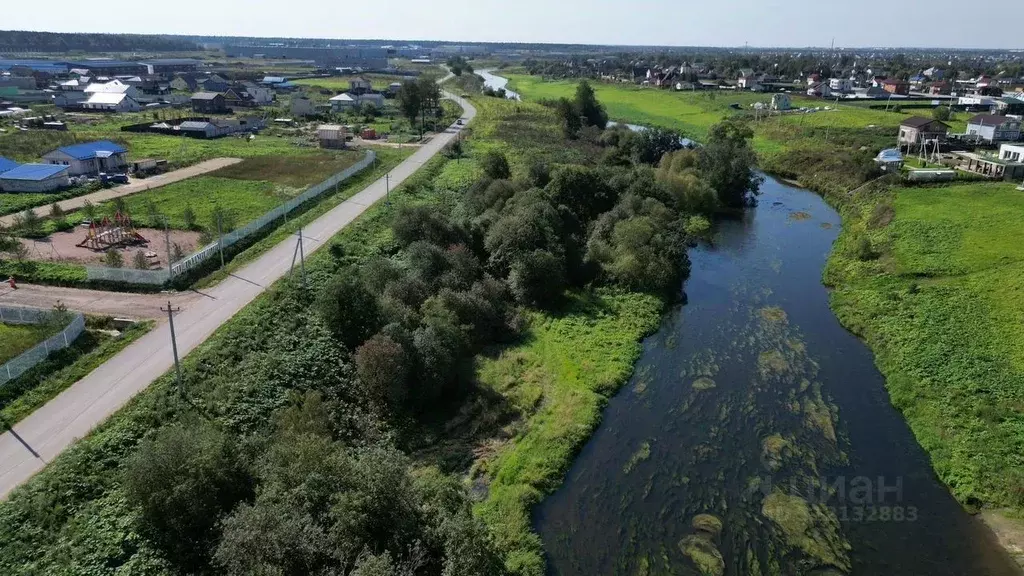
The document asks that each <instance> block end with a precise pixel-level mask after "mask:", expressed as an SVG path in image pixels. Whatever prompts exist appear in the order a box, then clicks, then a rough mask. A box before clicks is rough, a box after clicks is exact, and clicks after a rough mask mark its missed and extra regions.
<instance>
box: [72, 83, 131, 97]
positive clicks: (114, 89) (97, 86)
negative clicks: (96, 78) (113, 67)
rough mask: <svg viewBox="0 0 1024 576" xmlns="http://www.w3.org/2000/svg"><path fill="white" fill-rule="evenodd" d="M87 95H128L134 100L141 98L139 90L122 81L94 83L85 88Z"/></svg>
mask: <svg viewBox="0 0 1024 576" xmlns="http://www.w3.org/2000/svg"><path fill="white" fill-rule="evenodd" d="M85 93H86V94H127V95H129V96H131V97H132V98H135V99H137V98H138V97H139V89H138V88H136V87H135V86H132V85H130V84H125V83H124V82H121V81H120V80H111V81H110V82H93V83H92V84H89V85H88V86H86V87H85Z"/></svg>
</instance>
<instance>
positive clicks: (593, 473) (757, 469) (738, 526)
mask: <svg viewBox="0 0 1024 576" xmlns="http://www.w3.org/2000/svg"><path fill="white" fill-rule="evenodd" d="M762 191H763V193H762V195H761V196H760V199H759V206H758V207H757V208H753V209H750V210H749V211H748V212H747V213H746V215H745V216H744V217H743V218H740V219H735V220H728V221H724V222H721V223H720V224H719V225H718V227H717V232H716V236H715V238H714V240H713V242H712V243H710V244H708V245H704V246H700V247H697V248H695V249H693V250H691V252H690V257H691V260H692V270H691V274H690V279H689V280H688V281H687V282H686V285H685V291H686V294H687V297H688V303H687V304H686V305H683V306H680V307H678V309H676V310H674V311H673V312H671V313H670V314H669V315H668V316H667V317H666V319H665V320H664V322H663V324H662V326H661V329H660V330H659V331H658V332H657V333H656V334H654V335H652V336H650V337H649V338H647V339H646V340H645V342H644V344H643V354H642V357H641V358H640V360H639V361H638V363H637V365H636V370H635V373H634V376H633V377H632V379H631V381H630V382H629V383H628V385H626V386H624V387H623V388H622V390H621V392H620V393H619V394H618V395H617V396H615V397H614V398H612V399H611V400H610V402H609V404H608V406H607V408H606V410H605V414H604V420H603V422H602V424H601V426H600V428H599V429H598V430H597V431H596V432H595V434H594V435H593V437H592V438H591V439H590V441H589V442H588V443H587V444H586V446H585V447H584V449H583V450H582V452H581V453H580V455H579V456H578V457H577V459H576V461H575V463H574V465H573V466H572V468H571V469H570V470H569V472H568V474H567V476H566V479H565V483H564V484H563V486H562V488H561V489H560V490H558V491H557V492H556V493H555V494H553V495H551V496H550V497H548V498H547V499H546V500H545V501H544V502H543V503H542V504H541V505H540V506H539V507H538V508H537V510H536V511H535V516H534V522H535V528H536V529H537V531H538V533H539V534H540V535H541V537H542V539H543V542H544V547H545V551H546V553H547V555H548V565H549V571H550V572H551V573H553V574H560V575H595V574H723V573H724V574H730V575H739V574H773V573H774V574H816V575H819V576H824V575H828V574H832V575H834V574H858V575H866V576H876V575H877V576H881V575H908V576H910V575H913V576H946V575H948V576H984V575H992V576H1003V575H1010V574H1018V573H1019V572H1018V570H1017V569H1016V568H1015V567H1014V565H1013V563H1012V562H1011V561H1010V560H1009V558H1008V557H1007V556H1006V555H1005V554H1004V553H1003V551H1002V550H1001V549H1000V548H999V546H998V544H997V543H996V542H995V539H994V537H993V536H992V535H991V533H990V532H989V531H988V530H987V529H986V528H985V527H984V526H983V525H981V524H980V522H978V521H977V520H976V519H975V518H973V517H971V516H969V515H968V514H966V513H965V512H964V511H963V510H962V508H961V507H960V506H959V505H958V504H957V502H956V501H955V500H954V499H953V498H952V497H951V496H950V495H949V493H948V492H947V491H946V489H945V488H944V487H943V486H942V484H941V483H940V482H939V481H938V480H937V479H936V478H935V476H934V474H933V472H932V470H931V468H930V465H929V461H928V458H927V456H926V454H925V453H924V452H923V450H922V449H921V448H920V446H919V445H918V444H917V443H916V441H915V439H914V438H913V436H912V435H911V433H910V431H909V429H908V427H907V425H906V423H905V422H904V420H903V419H902V417H901V415H900V414H899V413H898V412H897V411H896V410H894V409H893V408H892V406H891V405H890V403H889V398H888V395H887V393H886V390H885V387H884V381H883V378H882V376H881V375H880V374H879V372H878V371H877V369H876V368H875V366H874V364H873V359H872V355H871V353H870V351H869V350H868V349H867V348H866V347H865V346H864V345H863V344H862V343H861V342H860V341H859V340H858V339H857V338H855V337H854V336H852V335H851V334H849V333H848V332H846V331H845V330H844V329H843V328H842V327H841V326H840V325H839V323H838V321H837V320H836V318H835V317H834V316H833V314H832V311H831V310H830V309H829V306H828V292H827V290H826V288H825V287H824V286H823V285H822V283H821V271H822V267H823V266H824V264H825V260H826V258H827V256H828V253H829V250H830V248H831V245H832V243H833V241H834V240H835V238H836V236H837V234H838V232H839V226H840V218H839V216H838V214H836V212H835V211H834V210H832V209H831V208H830V207H829V206H828V205H826V204H825V203H824V202H823V201H822V200H821V198H820V197H819V196H818V195H816V194H813V193H810V192H808V191H804V190H801V189H797V188H793V187H789V186H786V185H784V184H782V183H780V182H777V181H775V180H773V179H770V178H769V179H767V180H766V181H765V183H764V185H763V186H762ZM698 515H700V516H698Z"/></svg>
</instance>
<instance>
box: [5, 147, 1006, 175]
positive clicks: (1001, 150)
mask: <svg viewBox="0 0 1024 576" xmlns="http://www.w3.org/2000/svg"><path fill="white" fill-rule="evenodd" d="M999 159H1000V160H1003V161H1006V162H1024V144H1002V145H1000V146H999ZM0 170H3V158H0Z"/></svg>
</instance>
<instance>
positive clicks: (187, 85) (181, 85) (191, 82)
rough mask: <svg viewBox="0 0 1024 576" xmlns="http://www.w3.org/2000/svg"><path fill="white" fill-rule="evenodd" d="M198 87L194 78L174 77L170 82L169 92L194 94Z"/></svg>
mask: <svg viewBox="0 0 1024 576" xmlns="http://www.w3.org/2000/svg"><path fill="white" fill-rule="evenodd" d="M198 87H199V83H198V82H196V79H195V77H194V76H175V77H174V80H171V90H177V91H178V92H195V91H196V88H198Z"/></svg>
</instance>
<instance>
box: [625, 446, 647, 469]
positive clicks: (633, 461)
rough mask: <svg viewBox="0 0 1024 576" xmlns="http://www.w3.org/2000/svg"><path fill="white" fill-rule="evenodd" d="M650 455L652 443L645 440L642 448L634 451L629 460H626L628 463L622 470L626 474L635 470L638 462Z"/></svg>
mask: <svg viewBox="0 0 1024 576" xmlns="http://www.w3.org/2000/svg"><path fill="white" fill-rule="evenodd" d="M650 457H651V443H650V442H644V443H643V444H641V445H640V448H639V449H638V450H637V451H636V452H634V453H633V455H632V456H630V457H629V460H627V461H626V465H625V466H623V467H622V472H623V473H625V474H629V473H630V472H632V471H633V468H636V465H637V464H639V463H641V462H643V461H645V460H647V459H648V458H650Z"/></svg>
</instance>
